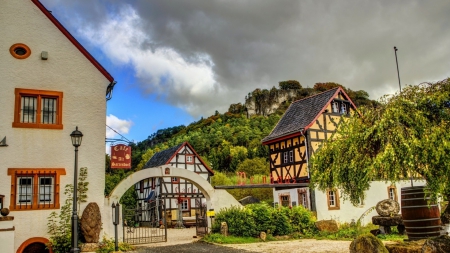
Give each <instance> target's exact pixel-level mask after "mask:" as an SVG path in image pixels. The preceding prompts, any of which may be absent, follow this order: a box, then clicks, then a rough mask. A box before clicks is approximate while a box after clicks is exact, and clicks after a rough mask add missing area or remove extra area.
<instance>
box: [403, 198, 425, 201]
mask: <svg viewBox="0 0 450 253" xmlns="http://www.w3.org/2000/svg"><path fill="white" fill-rule="evenodd" d="M429 199H430V198H410V199H402V201H405V200H429Z"/></svg>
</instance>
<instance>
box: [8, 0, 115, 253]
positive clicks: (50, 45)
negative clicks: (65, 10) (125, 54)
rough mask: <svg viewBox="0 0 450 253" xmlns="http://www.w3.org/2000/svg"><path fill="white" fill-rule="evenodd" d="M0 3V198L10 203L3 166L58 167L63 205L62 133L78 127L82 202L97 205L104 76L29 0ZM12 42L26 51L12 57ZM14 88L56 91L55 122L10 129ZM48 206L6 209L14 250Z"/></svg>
mask: <svg viewBox="0 0 450 253" xmlns="http://www.w3.org/2000/svg"><path fill="white" fill-rule="evenodd" d="M0 6H1V8H0V24H2V25H1V26H0V34H1V36H0V46H1V48H2V50H0V59H1V61H0V76H1V80H0V85H1V89H0V98H1V100H0V103H1V108H2V113H1V114H0V129H1V132H0V135H1V137H0V138H1V139H2V138H3V137H4V136H6V138H7V144H8V145H9V146H8V147H0V161H1V163H0V173H1V176H0V194H3V195H5V196H6V197H5V199H4V205H5V207H8V206H9V202H10V199H9V195H10V188H11V181H10V180H11V178H10V177H9V176H7V170H8V168H65V170H66V175H65V176H61V186H60V191H61V198H60V203H61V205H62V204H64V201H65V196H64V195H63V192H64V186H65V185H66V184H72V183H73V168H74V148H73V146H72V143H71V139H70V136H69V135H70V133H71V132H72V131H73V130H75V126H78V127H79V130H80V131H81V132H82V133H83V134H84V137H83V142H82V145H81V146H80V148H79V167H88V173H89V176H88V180H89V181H90V184H89V192H88V194H87V195H88V197H89V199H88V202H97V203H99V206H100V209H101V211H102V209H103V205H102V203H103V201H104V196H103V192H104V182H105V177H104V166H105V165H104V159H105V155H104V153H105V149H104V138H105V115H106V102H105V91H106V87H107V85H108V83H109V81H108V80H107V79H106V78H105V77H104V76H103V74H101V73H100V72H99V71H98V69H96V68H95V67H94V66H93V65H92V63H91V62H89V61H88V60H87V59H86V57H85V56H84V55H82V54H81V53H80V52H79V50H78V49H77V48H75V46H74V45H73V44H72V43H71V42H70V41H69V40H68V39H67V38H66V37H65V36H64V35H63V34H62V33H61V32H60V31H59V30H58V29H57V28H56V26H55V25H54V24H53V23H51V21H50V20H49V19H48V18H47V17H46V16H45V15H44V14H43V13H42V12H41V11H40V10H39V9H38V8H37V7H36V5H35V4H33V3H32V2H31V1H30V0H14V1H10V0H0ZM15 43H24V44H26V45H27V46H29V47H30V49H31V51H32V53H31V55H30V57H29V58H27V59H23V60H19V59H16V58H14V57H12V56H11V55H10V53H9V47H10V46H11V45H13V44H15ZM41 51H47V52H48V55H49V59H48V60H46V61H44V60H41V59H40V54H41ZM15 88H28V89H39V90H52V91H60V92H63V93H64V98H63V109H62V113H63V116H62V123H63V126H64V127H63V129H62V130H53V129H35V128H13V127H12V122H13V121H14V100H15V97H14V89H15ZM83 208H84V205H83V207H82V209H83ZM51 211H55V210H38V211H12V212H11V214H10V215H11V216H14V217H15V219H14V225H15V227H16V233H15V235H16V236H15V242H14V244H15V250H16V249H17V248H18V247H19V246H20V244H21V243H22V242H23V241H25V240H26V239H28V238H30V237H35V236H36V237H43V236H44V237H45V236H47V233H46V230H47V217H48V215H49V214H50V212H51ZM56 211H58V210H56ZM80 215H81V212H80ZM105 218H107V219H109V217H103V222H105Z"/></svg>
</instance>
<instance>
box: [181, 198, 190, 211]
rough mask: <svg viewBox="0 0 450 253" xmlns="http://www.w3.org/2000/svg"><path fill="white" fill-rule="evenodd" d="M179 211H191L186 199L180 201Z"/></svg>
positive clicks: (188, 200)
mask: <svg viewBox="0 0 450 253" xmlns="http://www.w3.org/2000/svg"><path fill="white" fill-rule="evenodd" d="M180 205H181V211H189V210H191V200H190V199H188V198H183V199H181V203H180Z"/></svg>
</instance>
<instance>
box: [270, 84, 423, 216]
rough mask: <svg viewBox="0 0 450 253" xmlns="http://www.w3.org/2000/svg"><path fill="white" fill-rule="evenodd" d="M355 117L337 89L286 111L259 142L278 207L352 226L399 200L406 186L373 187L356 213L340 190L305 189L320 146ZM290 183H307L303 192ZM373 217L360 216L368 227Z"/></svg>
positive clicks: (318, 95) (351, 104)
mask: <svg viewBox="0 0 450 253" xmlns="http://www.w3.org/2000/svg"><path fill="white" fill-rule="evenodd" d="M354 113H356V106H355V105H354V103H353V102H352V101H351V99H350V98H349V97H348V95H347V94H346V93H345V91H344V90H343V89H342V88H340V87H336V88H334V89H330V90H327V91H325V92H322V93H319V94H316V95H313V96H310V97H307V98H304V99H301V100H297V101H295V102H293V103H292V104H291V105H290V106H289V108H288V109H287V110H286V112H285V114H284V115H283V117H282V118H281V119H280V121H279V122H278V123H277V125H276V126H275V128H274V129H273V130H272V132H271V133H270V134H269V135H268V136H267V137H265V138H264V139H263V141H262V142H263V144H265V145H267V146H268V147H269V156H270V157H269V161H270V172H271V178H272V181H273V183H274V184H280V187H275V188H274V191H273V194H274V196H273V197H274V202H275V203H276V204H277V205H280V206H296V205H302V206H304V207H305V208H308V209H310V210H312V211H314V212H316V214H317V218H318V219H319V220H321V219H336V220H340V221H343V222H351V221H352V220H355V221H356V220H357V219H359V218H360V217H361V216H362V215H363V214H364V213H365V212H366V211H367V210H368V209H369V208H370V207H373V206H375V205H376V204H377V202H378V201H381V200H383V199H387V198H391V199H395V200H399V199H400V197H399V196H400V195H399V194H400V189H401V187H402V186H404V185H408V182H404V183H399V184H397V185H391V184H388V183H385V182H372V185H371V188H370V190H369V191H367V192H366V198H365V200H364V202H361V203H360V205H358V206H356V207H355V206H353V205H352V204H351V203H350V201H343V199H342V198H341V195H340V191H339V189H328V190H327V191H325V192H324V191H320V190H318V189H311V188H309V187H308V186H307V185H308V184H309V181H310V175H309V172H308V161H309V158H310V157H311V156H312V155H313V154H314V153H315V152H316V151H317V150H318V149H319V148H320V146H321V144H322V143H323V142H324V141H326V140H327V139H329V138H332V136H333V135H334V134H336V129H337V128H338V126H339V124H341V123H342V122H343V121H344V120H345V119H346V118H348V117H351V116H352V115H353V114H354ZM289 183H305V185H306V186H305V187H303V188H294V187H292V188H286V187H285V186H286V184H289ZM417 184H423V182H418V183H417ZM281 185H283V187H281ZM375 214H376V212H368V213H367V214H365V215H364V216H365V217H367V218H366V220H367V221H369V219H370V218H371V216H373V215H375Z"/></svg>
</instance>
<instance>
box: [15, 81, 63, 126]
mask: <svg viewBox="0 0 450 253" xmlns="http://www.w3.org/2000/svg"><path fill="white" fill-rule="evenodd" d="M15 96H16V99H15V106H14V122H13V123H12V126H13V127H24V128H45V129H62V128H63V125H62V98H63V93H62V92H58V91H43V90H30V89H19V88H16V90H15Z"/></svg>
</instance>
